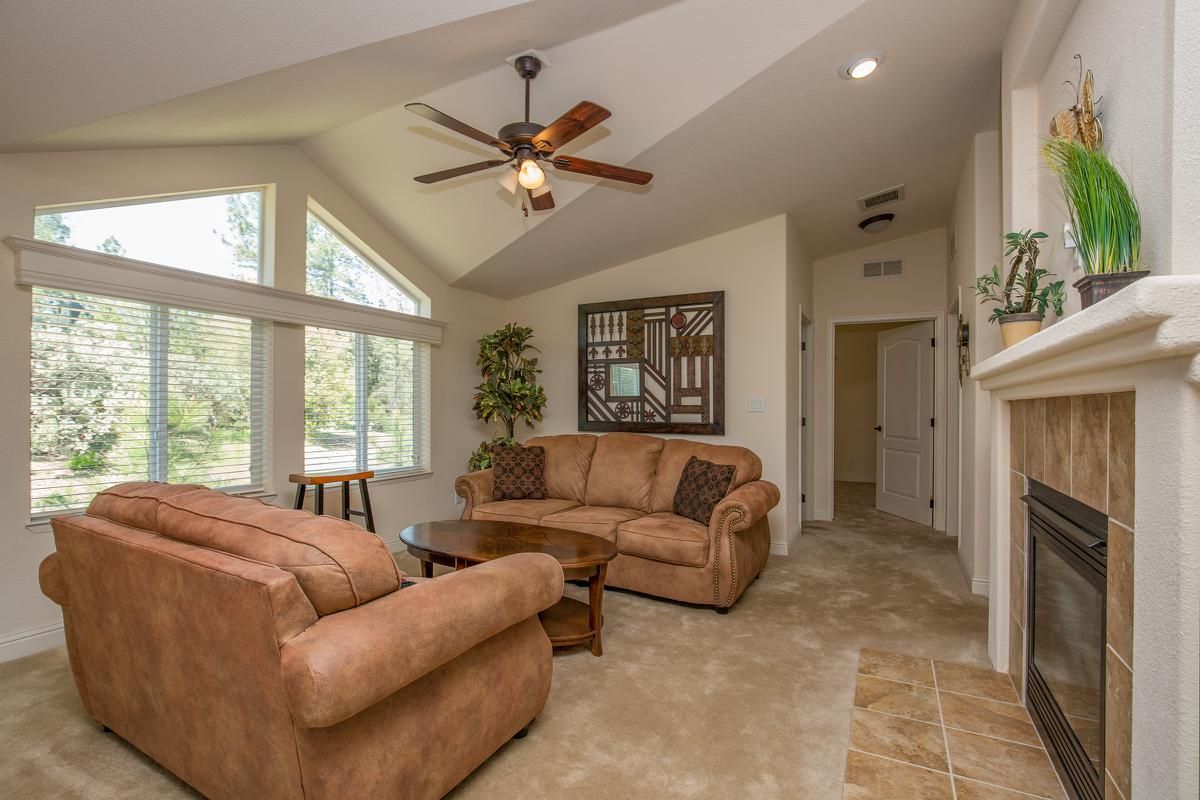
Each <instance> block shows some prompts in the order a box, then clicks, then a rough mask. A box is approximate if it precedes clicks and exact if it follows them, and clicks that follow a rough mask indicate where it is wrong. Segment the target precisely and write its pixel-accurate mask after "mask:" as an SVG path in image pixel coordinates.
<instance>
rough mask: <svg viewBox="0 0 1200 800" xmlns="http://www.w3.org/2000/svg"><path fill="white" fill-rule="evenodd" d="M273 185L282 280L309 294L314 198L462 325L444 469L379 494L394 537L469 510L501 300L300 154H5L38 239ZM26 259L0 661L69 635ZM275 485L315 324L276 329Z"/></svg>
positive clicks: (290, 440) (294, 444) (444, 367)
mask: <svg viewBox="0 0 1200 800" xmlns="http://www.w3.org/2000/svg"><path fill="white" fill-rule="evenodd" d="M254 184H274V185H275V195H276V210H275V226H274V241H273V244H274V274H275V284H276V285H277V286H280V287H282V288H286V289H291V290H296V291H303V288H304V246H305V211H306V203H307V198H308V197H309V196H312V197H313V198H314V199H315V200H316V201H317V202H318V203H320V204H321V205H322V206H323V207H324V208H325V209H327V210H328V211H329V212H330V213H331V214H333V215H334V216H335V217H337V219H338V220H339V221H341V222H342V223H343V224H345V225H346V226H347V227H348V228H350V229H351V230H353V231H354V232H355V233H356V234H357V235H358V236H359V237H361V238H362V239H363V240H364V241H365V242H366V243H367V244H369V245H370V246H371V248H372V249H374V250H375V251H376V252H378V253H379V254H380V255H381V256H383V257H384V258H385V259H386V260H387V261H388V262H389V263H390V264H391V265H392V266H393V267H395V268H396V269H397V270H399V271H400V272H402V273H403V274H404V275H405V276H406V277H407V278H408V279H409V280H411V281H412V282H413V283H414V284H415V285H416V286H417V287H418V288H419V289H420V290H421V291H423V292H424V293H425V294H427V295H429V297H430V298H431V304H432V311H433V316H434V317H435V318H437V319H441V320H445V321H446V322H448V323H450V324H449V327H447V328H446V332H445V343H444V344H443V345H442V346H441V347H435V348H432V356H431V360H432V387H431V393H432V398H431V399H432V417H433V418H432V424H433V429H432V441H433V452H432V466H433V475H432V476H430V477H426V478H415V479H407V480H394V481H383V482H379V483H377V484H375V485H373V486H372V490H371V497H372V500H373V504H374V510H375V515H376V527H377V529H378V531H379V533H380V534H381V535H382V536H383V537H384V538H385V539H388V540H395V539H396V537H397V535H398V533H399V531H400V529H401V528H402V527H404V526H405V525H407V524H409V523H411V522H416V521H419V520H426V519H441V518H446V517H452V516H457V514H458V509H457V508H455V503H454V498H453V481H454V478H455V477H456V476H457V475H458V474H460V473H461V472H462V471H463V469H464V465H465V461H466V457H467V454H468V453H469V452H470V451H471V449H472V448H473V447H474V446H475V445H476V444H478V442H479V440H480V439H481V438H483V436H484V430H483V429H482V428H481V427H480V426H479V424H478V423H477V422H476V421H475V419H474V414H473V413H472V411H471V395H472V386H473V385H474V384H475V383H476V382H477V379H476V370H475V366H474V363H475V340H476V339H477V338H478V337H479V336H480V334H481V333H482V332H483V331H484V330H486V329H488V328H492V327H495V326H496V325H498V324H500V320H501V319H503V315H502V314H501V313H500V311H501V304H500V303H499V302H498V301H495V300H493V299H490V298H486V297H483V296H481V295H476V294H472V293H470V292H465V291H462V290H459V289H453V288H449V287H447V286H446V285H445V284H443V283H442V282H441V281H440V280H439V279H438V278H436V277H435V276H434V275H433V273H432V272H431V271H430V270H429V269H428V268H427V267H426V266H425V265H424V264H422V263H421V262H420V261H419V260H417V259H416V258H415V257H414V256H413V255H412V253H411V252H410V251H409V250H408V249H407V248H405V247H404V245H402V244H401V243H400V242H399V241H398V240H397V239H396V238H395V237H393V236H391V235H390V234H389V233H388V232H387V230H386V229H385V228H383V226H382V225H380V224H379V223H378V222H377V221H376V220H375V219H374V218H372V217H371V216H370V215H369V214H367V212H366V211H364V210H363V208H362V207H361V206H360V205H358V203H356V202H355V201H354V200H353V199H352V198H351V197H350V196H349V195H348V194H346V192H344V191H343V190H342V189H341V188H340V187H338V186H337V185H336V184H335V183H334V182H333V181H332V180H331V179H330V178H329V177H328V176H327V175H326V174H325V173H324V172H322V171H321V170H319V169H318V168H316V167H315V166H314V165H313V164H312V162H311V161H309V160H308V158H307V157H306V156H304V154H303V153H302V152H301V151H300V150H299V149H297V148H295V147H291V146H263V147H219V148H179V149H174V148H163V149H154V150H126V151H107V152H105V151H93V152H76V153H47V154H25V155H0V187H3V191H2V192H0V237H2V236H7V235H9V234H17V235H24V236H32V235H33V210H34V207H35V206H38V205H48V204H55V203H68V202H85V201H96V200H104V199H111V198H118V197H135V196H145V195H152V194H162V193H173V192H186V191H195V190H203V189H214V188H222V187H231V186H247V185H254ZM12 260H13V256H12V253H11V252H10V251H9V250H8V248H6V247H0V274H3V275H8V276H10V277H9V279H8V280H6V281H0V336H2V337H3V341H4V342H5V344H6V346H5V347H4V349H3V350H2V351H0V374H3V375H4V376H5V380H4V381H3V382H2V383H0V450H2V451H3V452H5V453H7V454H10V457H9V458H8V459H6V460H5V466H4V468H3V471H2V472H0V553H2V554H3V557H2V558H0V660H4V659H6V658H12V657H16V656H19V655H23V654H25V653H27V652H33V651H34V650H37V649H41V648H43V647H47V646H50V645H53V644H55V643H57V642H58V641H60V640H61V616H60V614H59V609H58V607H57V606H55V605H54V604H53V603H51V602H50V601H49V600H48V599H46V598H45V597H43V596H42V593H41V591H40V590H39V588H38V583H37V567H38V563H39V562H40V561H41V559H42V558H43V557H45V556H46V555H47V554H48V553H50V552H51V551H52V550H53V549H54V540H53V537H52V536H51V535H50V534H48V533H34V532H31V531H29V530H27V529H26V527H25V525H26V523H27V522H28V521H29V513H28V507H29V468H28V453H29V338H30V296H29V292H28V291H27V290H25V289H21V288H18V287H17V286H15V285H14V284H13V283H12V281H11V275H12V273H11V264H12ZM274 330H275V337H274V338H275V341H274V342H273V347H274V350H273V361H274V372H273V375H272V378H273V386H272V389H273V391H272V408H271V411H272V420H271V425H272V431H271V433H272V440H273V442H274V451H273V462H272V465H271V473H272V483H273V485H274V488H275V490H276V491H277V492H279V498H278V500H277V502H280V503H284V504H286V503H288V502H290V498H291V491H292V488H293V487H292V486H291V485H290V484H288V482H287V476H288V473H289V472H291V471H301V470H302V469H303V437H304V421H303V420H304V417H303V414H304V407H303V396H304V394H303V389H304V379H303V363H304V358H303V343H304V337H303V329H302V328H299V327H296V326H289V325H282V324H277V325H275V326H274Z"/></svg>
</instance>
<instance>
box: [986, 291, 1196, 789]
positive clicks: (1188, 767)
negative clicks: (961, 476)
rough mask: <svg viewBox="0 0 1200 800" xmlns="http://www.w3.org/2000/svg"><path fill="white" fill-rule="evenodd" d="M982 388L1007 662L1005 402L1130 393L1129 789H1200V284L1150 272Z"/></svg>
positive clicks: (997, 362) (997, 640)
mask: <svg viewBox="0 0 1200 800" xmlns="http://www.w3.org/2000/svg"><path fill="white" fill-rule="evenodd" d="M971 377H972V379H974V380H976V381H978V383H979V385H980V387H981V388H982V389H984V390H986V391H988V392H989V393H990V400H991V412H992V413H991V436H990V447H991V474H990V476H989V482H990V485H991V504H990V530H989V535H990V555H991V563H990V567H989V591H990V598H989V627H988V642H989V643H988V649H989V654H990V656H991V658H992V661H993V663H994V664H995V665H996V666H997V668H1000V669H1006V668H1007V667H1008V665H1009V641H1010V640H1009V635H1010V624H1011V623H1010V620H1011V619H1012V616H1011V614H1010V613H1009V612H1008V609H1009V608H1010V597H1009V592H1010V588H1009V587H1010V583H1009V580H1010V572H1011V570H1010V563H1009V562H1010V548H1009V544H1008V542H1009V535H1008V533H1009V530H1010V519H1009V517H1010V513H1011V511H1012V504H1011V503H1010V500H1011V497H1010V494H1011V484H1012V481H1011V480H1010V471H1011V462H1010V457H1011V454H1010V446H1009V441H1010V420H1011V408H1012V402H1013V401H1017V400H1025V399H1033V398H1043V397H1045V398H1050V397H1063V396H1075V395H1087V394H1098V393H1115V392H1128V391H1133V392H1134V393H1135V421H1136V428H1137V431H1136V437H1135V447H1134V451H1135V466H1136V469H1135V471H1136V477H1135V480H1134V483H1135V491H1134V495H1135V497H1136V508H1135V510H1134V524H1133V530H1134V531H1136V534H1135V535H1134V536H1133V542H1134V545H1133V547H1134V557H1133V562H1134V564H1135V569H1134V578H1133V582H1134V592H1133V595H1134V612H1133V618H1134V624H1133V651H1132V652H1133V661H1134V664H1133V665H1132V667H1133V691H1132V694H1133V698H1132V715H1133V719H1132V731H1133V733H1132V745H1131V746H1132V755H1131V767H1132V789H1133V792H1132V793H1133V795H1134V796H1136V797H1164V798H1166V797H1172V798H1173V797H1196V796H1197V795H1198V793H1200V777H1198V775H1200V742H1198V741H1197V736H1196V731H1197V730H1198V729H1200V615H1197V613H1196V609H1197V608H1200V275H1197V276H1162V277H1148V278H1145V279H1143V280H1141V281H1138V282H1137V283H1135V284H1133V285H1132V286H1130V287H1128V288H1126V289H1124V290H1122V291H1121V292H1119V293H1117V294H1116V295H1114V296H1112V297H1110V298H1108V299H1106V300H1104V301H1102V302H1100V303H1097V304H1096V305H1095V306H1092V307H1091V308H1089V309H1087V310H1085V311H1082V312H1079V313H1077V314H1074V315H1072V316H1070V317H1068V318H1066V319H1063V320H1061V321H1059V322H1057V323H1056V324H1054V325H1052V326H1050V327H1048V328H1046V329H1044V330H1042V331H1041V332H1039V333H1038V334H1036V335H1035V336H1033V337H1031V338H1029V339H1027V340H1025V341H1024V342H1022V343H1021V344H1018V345H1016V346H1015V347H1012V348H1009V349H1007V350H1005V351H1003V352H1001V353H999V354H998V355H995V356H993V357H991V358H989V359H987V360H985V361H982V362H980V363H979V364H977V365H975V366H974V368H973V369H972V372H971Z"/></svg>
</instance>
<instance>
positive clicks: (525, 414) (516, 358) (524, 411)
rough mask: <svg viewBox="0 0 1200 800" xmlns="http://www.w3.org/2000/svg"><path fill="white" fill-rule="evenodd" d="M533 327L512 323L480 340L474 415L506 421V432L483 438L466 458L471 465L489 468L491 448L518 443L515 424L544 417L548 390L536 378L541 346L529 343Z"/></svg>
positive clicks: (486, 420) (496, 420)
mask: <svg viewBox="0 0 1200 800" xmlns="http://www.w3.org/2000/svg"><path fill="white" fill-rule="evenodd" d="M532 338H533V328H526V327H522V326H520V325H517V324H516V323H509V324H508V325H505V326H504V327H503V328H500V329H499V330H496V331H492V332H491V333H488V334H485V335H484V336H483V338H482V339H480V340H479V357H478V358H477V359H476V360H475V365H476V366H478V367H479V371H480V374H481V375H482V376H483V383H481V384H479V385H478V386H476V387H475V406H474V408H475V416H476V417H478V418H479V419H481V420H483V421H484V422H502V423H504V434H503V435H500V434H497V435H496V436H494V437H493V438H492V439H491V441H483V442H481V443H480V444H479V447H477V448H475V451H474V452H473V453H471V456H470V458H469V459H468V461H467V465H468V466H469V467H470V469H473V470H476V469H487V468H488V467H490V466H491V465H492V452H491V448H492V447H494V446H496V445H503V446H512V445H515V444H516V443H517V440H516V438H514V437H515V433H516V425H517V423H518V422H524V423H525V424H526V425H528V426H529V427H531V428H532V427H533V424H534V423H535V422H541V421H542V409H543V408H545V407H546V391H545V389H544V388H543V387H542V386H541V385H539V384H538V383H537V382H536V377H537V375H538V374H539V373H541V370H540V369H538V365H537V363H538V360H537V357H536V356H534V357H532V358H531V357H529V356H528V355H527V354H528V353H531V352H533V353H536V352H538V349H537V348H536V347H534V346H533V345H531V344H530V343H529V340H530V339H532Z"/></svg>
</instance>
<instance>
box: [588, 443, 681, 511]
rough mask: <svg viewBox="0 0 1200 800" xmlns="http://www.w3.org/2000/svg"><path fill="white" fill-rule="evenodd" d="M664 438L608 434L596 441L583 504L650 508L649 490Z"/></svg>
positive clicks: (641, 509)
mask: <svg viewBox="0 0 1200 800" xmlns="http://www.w3.org/2000/svg"><path fill="white" fill-rule="evenodd" d="M663 441H664V440H663V439H659V438H658V437H657V436H645V435H642V434H637V433H610V434H608V435H607V436H601V437H600V438H599V440H598V441H597V442H596V453H595V455H593V456H592V468H591V470H589V472H588V481H587V493H586V494H585V495H584V505H588V506H611V507H616V508H636V509H638V510H639V511H642V512H648V511H650V491H651V489H652V488H653V486H654V473H655V470H656V469H657V467H658V457H659V454H660V453H661V452H662V449H663Z"/></svg>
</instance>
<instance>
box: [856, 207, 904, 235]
mask: <svg viewBox="0 0 1200 800" xmlns="http://www.w3.org/2000/svg"><path fill="white" fill-rule="evenodd" d="M895 218H896V215H895V214H893V213H891V212H890V211H889V212H888V213H886V214H876V215H875V216H873V217H867V218H866V219H864V220H863V221H862V222H860V223H858V227H860V228H862V230H863V231H864V232H865V233H883V232H884V231H886V230H887V229H888V226H889V225H891V224H892V220H894V219H895Z"/></svg>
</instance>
